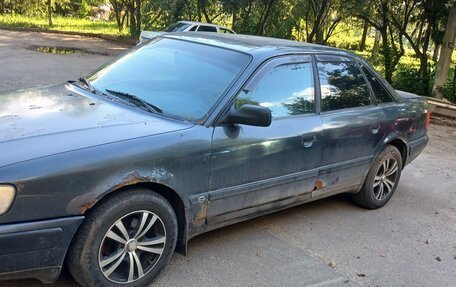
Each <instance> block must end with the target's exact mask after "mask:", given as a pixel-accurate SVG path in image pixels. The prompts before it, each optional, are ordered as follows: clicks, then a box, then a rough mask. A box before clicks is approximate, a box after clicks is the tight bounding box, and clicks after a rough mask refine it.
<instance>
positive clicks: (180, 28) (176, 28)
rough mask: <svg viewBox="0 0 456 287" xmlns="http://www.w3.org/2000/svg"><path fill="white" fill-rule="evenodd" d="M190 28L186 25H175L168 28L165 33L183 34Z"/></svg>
mask: <svg viewBox="0 0 456 287" xmlns="http://www.w3.org/2000/svg"><path fill="white" fill-rule="evenodd" d="M188 26H190V24H185V23H179V22H178V23H174V24H173V25H171V26H169V27H168V28H166V30H165V32H181V31H184V30H185V29H187V27H188Z"/></svg>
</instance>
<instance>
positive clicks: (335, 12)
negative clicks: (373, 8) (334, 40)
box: [294, 0, 350, 44]
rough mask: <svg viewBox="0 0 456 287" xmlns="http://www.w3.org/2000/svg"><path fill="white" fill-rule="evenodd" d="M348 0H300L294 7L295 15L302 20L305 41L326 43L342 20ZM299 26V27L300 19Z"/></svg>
mask: <svg viewBox="0 0 456 287" xmlns="http://www.w3.org/2000/svg"><path fill="white" fill-rule="evenodd" d="M348 4H350V1H336V0H301V1H299V2H298V3H297V4H296V6H295V9H294V12H295V15H297V17H299V18H300V19H302V20H303V21H302V22H304V30H305V34H306V39H305V40H306V42H310V43H318V44H326V43H327V42H328V39H329V37H331V35H332V34H333V33H334V31H335V29H336V27H337V25H339V23H340V22H341V21H342V19H343V16H344V12H345V11H346V6H347V5H348ZM298 23H299V28H298V29H302V28H301V21H299V22H298Z"/></svg>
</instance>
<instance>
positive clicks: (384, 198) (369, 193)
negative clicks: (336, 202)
mask: <svg viewBox="0 0 456 287" xmlns="http://www.w3.org/2000/svg"><path fill="white" fill-rule="evenodd" d="M401 171H402V157H401V153H400V152H399V150H398V149H397V148H396V147H394V146H391V145H388V146H387V147H386V148H385V149H384V150H383V151H382V152H381V153H380V154H379V155H378V156H377V158H376V159H375V161H374V162H373V164H372V166H371V169H370V170H369V173H368V174H367V177H366V180H365V181H364V184H363V186H362V188H361V190H360V191H359V192H358V193H357V194H355V195H354V196H353V198H354V201H355V202H356V203H357V204H358V205H360V206H362V207H365V208H369V209H375V208H380V207H382V206H384V205H385V204H386V203H387V202H388V201H389V200H390V199H391V197H392V196H393V194H394V192H395V190H396V187H397V184H398V183H399V178H400V176H401Z"/></svg>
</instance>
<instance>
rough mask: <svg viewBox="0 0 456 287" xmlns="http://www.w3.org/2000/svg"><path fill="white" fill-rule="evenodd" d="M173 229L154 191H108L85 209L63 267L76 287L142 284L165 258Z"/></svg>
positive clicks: (170, 210)
mask: <svg viewBox="0 0 456 287" xmlns="http://www.w3.org/2000/svg"><path fill="white" fill-rule="evenodd" d="M177 227H178V225H177V219H176V215H175V213H174V210H173V208H172V207H171V205H170V204H169V203H168V201H166V199H164V198H163V197H162V196H160V195H159V194H156V193H154V192H152V191H150V190H144V189H136V190H128V191H125V192H119V193H117V194H113V195H111V196H109V197H108V198H106V199H103V200H102V201H101V202H99V204H97V205H96V206H95V207H94V208H93V209H92V210H90V211H89V214H88V215H87V217H86V219H85V220H84V222H83V224H82V225H81V227H80V228H79V230H78V232H77V234H76V236H75V238H74V239H73V241H72V243H71V246H70V248H69V251H68V252H69V253H68V260H67V265H68V269H69V271H70V273H71V274H72V275H73V277H74V279H75V280H76V281H77V282H78V283H79V284H80V285H81V286H91V287H92V286H124V287H125V286H128V287H129V286H147V285H149V284H150V282H151V281H152V280H153V279H154V278H155V277H156V276H157V275H158V273H159V272H160V271H161V270H162V269H163V268H164V267H165V265H166V264H167V263H168V262H169V260H170V259H171V257H172V255H173V253H174V250H175V247H176V241H177Z"/></svg>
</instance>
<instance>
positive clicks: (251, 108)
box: [223, 104, 272, 127]
mask: <svg viewBox="0 0 456 287" xmlns="http://www.w3.org/2000/svg"><path fill="white" fill-rule="evenodd" d="M271 118H272V117H271V111H270V110H269V109H268V108H265V107H261V106H255V105H249V104H245V105H242V106H241V107H240V108H239V109H233V110H231V111H230V112H229V113H228V115H227V116H226V118H225V120H224V121H223V122H225V123H231V124H242V125H249V126H257V127H268V126H270V125H271Z"/></svg>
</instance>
